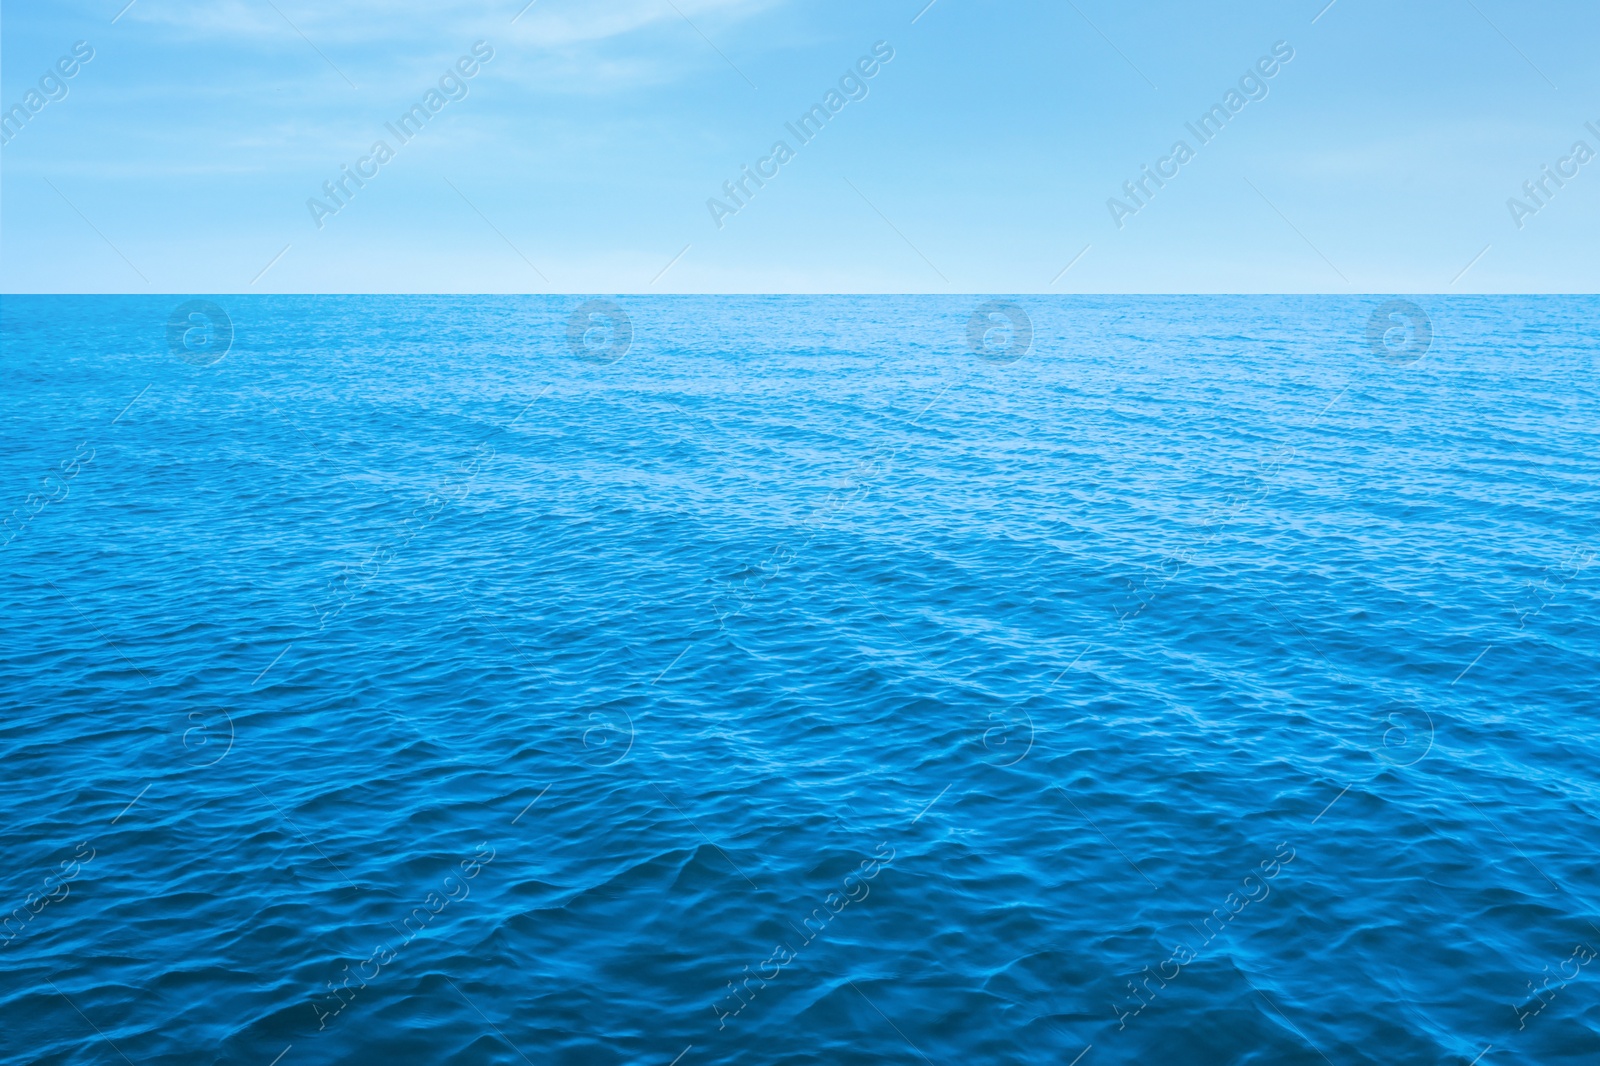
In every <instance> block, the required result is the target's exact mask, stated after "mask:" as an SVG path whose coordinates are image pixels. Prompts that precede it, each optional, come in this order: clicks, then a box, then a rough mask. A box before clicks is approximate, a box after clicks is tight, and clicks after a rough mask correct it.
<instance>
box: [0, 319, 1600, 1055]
mask: <svg viewBox="0 0 1600 1066" xmlns="http://www.w3.org/2000/svg"><path fill="white" fill-rule="evenodd" d="M210 299H212V300H214V301H215V302H216V303H218V304H220V305H221V306H223V307H224V308H225V309H226V311H227V313H228V315H229V316H230V318H231V320H232V323H233V329H234V339H233V343H232V348H231V350H230V351H229V352H228V353H227V355H226V356H225V357H224V358H223V359H221V361H219V362H217V363H215V364H214V365H210V366H195V365H190V364H188V363H185V362H182V361H180V360H178V359H176V358H174V356H173V354H172V352H171V351H169V348H168V340H167V334H166V323H167V320H168V316H169V315H170V314H171V313H172V311H173V309H174V307H175V306H176V305H178V304H179V303H180V302H181V299H180V298H177V297H17V298H12V297H7V298H5V299H4V300H3V301H0V330H3V340H4V349H3V360H0V365H3V371H4V379H5V386H4V388H3V389H0V438H3V441H4V447H3V448H0V492H4V494H5V495H4V500H3V502H4V506H3V507H0V513H4V514H10V515H12V516H13V517H12V519H10V520H9V523H10V524H9V525H8V526H7V527H6V530H5V532H4V534H3V535H0V541H4V542H5V546H4V547H3V548H0V558H3V562H4V565H3V570H0V758H3V765H4V767H5V773H4V777H3V790H0V795H3V797H4V798H3V800H0V817H3V820H4V824H5V826H6V829H5V832H4V835H3V839H0V861H3V865H0V870H3V871H4V880H3V883H0V891H3V892H4V894H5V895H4V900H5V901H4V905H3V908H0V909H3V911H4V912H5V913H8V914H10V915H11V917H10V919H9V921H8V923H7V924H6V926H5V933H4V936H0V940H3V943H0V952H3V953H4V964H3V966H0V971H3V973H4V980H3V983H0V1059H3V1060H4V1061H8V1062H9V1061H18V1062H45V1063H100V1062H111V1061H118V1062H120V1061H123V1060H124V1059H126V1060H128V1061H132V1062H137V1063H140V1064H145V1063H192V1062H219V1063H261V1064H263V1066H267V1064H273V1063H277V1064H278V1066H297V1064H300V1063H308V1062H317V1063H328V1062H339V1063H365V1062H372V1061H389V1062H394V1063H412V1062H415V1063H439V1062H449V1063H514V1062H524V1061H535V1062H541V1063H543V1062H551V1063H564V1064H566V1063H570V1064H580V1063H581V1064H589V1063H597V1064H600V1063H606V1064H609V1063H660V1064H662V1066H668V1064H671V1063H674V1062H676V1063H678V1066H699V1064H702V1063H733V1062H741V1063H750V1062H761V1063H769V1062H770V1063H795V1064H800V1063H857V1062H861V1063H865V1062H874V1063H877V1062H905V1063H912V1062H918V1063H921V1062H933V1063H946V1062H982V1063H991V1062H992V1063H1002V1062H1004V1063H1011V1062H1025V1061H1026V1062H1033V1061H1039V1062H1060V1063H1063V1064H1070V1063H1078V1064H1079V1066H1094V1064H1095V1063H1106V1062H1117V1063H1121V1062H1127V1063H1136V1062H1155V1061H1159V1062H1173V1063H1263V1064H1264V1063H1321V1062H1324V1061H1327V1062H1332V1063H1338V1064H1341V1066H1342V1064H1345V1063H1442V1062H1459V1063H1463V1064H1465V1063H1471V1062H1473V1061H1474V1060H1475V1059H1476V1060H1477V1061H1479V1062H1481V1063H1482V1064H1483V1066H1493V1064H1495V1063H1501V1062H1536V1063H1590V1062H1593V1061H1595V1060H1596V1058H1597V1056H1600V965H1596V964H1594V963H1593V962H1592V961H1590V959H1591V958H1592V957H1593V956H1592V954H1591V953H1593V952H1595V951H1597V950H1600V910H1597V908H1596V904H1597V902H1600V864H1597V858H1596V847H1595V841H1596V840H1597V839H1600V835H1597V833H1596V827H1597V825H1600V785H1597V781H1596V770H1595V741H1596V737H1597V733H1600V726H1597V714H1596V706H1595V693H1596V692H1597V691H1600V683H1597V681H1600V678H1597V674H1600V670H1597V667H1600V642H1597V639H1596V631H1595V622H1596V617H1597V614H1596V605H1597V595H1596V588H1597V584H1596V578H1597V577H1600V567H1596V566H1595V565H1594V563H1595V556H1594V544H1595V516H1596V514H1597V513H1600V508H1597V506H1596V504H1597V501H1600V460H1597V459H1596V456H1597V455H1600V418H1597V411H1600V390H1597V387H1596V369H1597V367H1596V357H1597V354H1600V342H1597V341H1596V339H1595V338H1596V327H1597V326H1600V300H1597V299H1595V298H1591V297H1583V298H1573V297H1480V296H1474V297H1451V296H1432V297H1426V296H1424V297H1413V298H1412V299H1414V300H1415V302H1416V303H1417V304H1418V305H1420V306H1421V307H1422V308H1423V309H1424V310H1425V311H1426V313H1427V315H1428V316H1429V318H1430V320H1431V326H1432V337H1431V342H1430V345H1429V348H1428V350H1427V352H1426V354H1425V355H1424V356H1423V357H1422V358H1420V359H1418V360H1416V361H1414V362H1398V361H1395V360H1390V359H1384V358H1382V357H1380V356H1379V355H1378V354H1376V353H1375V352H1374V351H1373V350H1372V349H1371V348H1370V347H1369V344H1368V335H1367V330H1368V322H1369V319H1370V317H1371V315H1372V314H1373V312H1374V311H1375V310H1376V309H1377V308H1379V307H1380V305H1382V304H1383V303H1384V298H1382V297H1377V296H1370V297H1361V296H1358V297H1348V296H1338V297H1311V296H1286V297H1244V296H1239V297H1078V296H1074V297H1040V296H1019V297H1012V298H1009V299H1010V300H1011V302H1013V303H1014V304H1016V305H1017V306H1019V307H1021V308H1022V309H1024V310H1025V312H1026V313H1027V315H1028V316H1029V318H1030V319H1031V322H1032V326H1033V330H1034V335H1033V347H1032V350H1031V351H1030V352H1029V354H1028V355H1027V356H1025V357H1024V358H1021V359H1019V360H1016V361H1014V362H997V361H992V360H987V359H983V358H980V357H979V356H977V355H975V354H974V353H973V352H972V351H971V350H969V347H968V332H967V330H968V322H969V318H970V316H971V315H972V313H973V310H974V308H975V307H976V306H978V305H979V304H980V302H981V301H982V299H983V298H979V297H921V296H919V297H888V296H883V297H835V298H817V297H660V298H649V297H617V298H616V302H617V303H618V304H619V305H620V306H621V307H622V308H623V309H624V310H625V311H626V313H627V314H628V316H629V318H630V319H631V328H632V341H631V347H630V349H629V351H628V352H627V353H626V355H625V356H623V357H622V358H621V359H619V360H617V361H616V362H612V363H601V362H593V361H586V360H584V359H580V358H578V357H577V356H576V355H575V354H574V352H573V351H572V349H571V348H570V346H569V343H568V332H567V330H568V320H569V316H570V315H571V313H572V311H573V309H574V308H575V307H577V306H578V305H579V303H580V302H581V301H580V299H579V298H576V297H542V296H540V297H324V296H315V297H312V296H307V297H245V296H220V297H211V298H210ZM52 472H54V473H53V474H52ZM46 475H51V476H50V477H48V478H46ZM30 494H32V495H31V497H30ZM42 501H43V502H42ZM19 515H20V516H21V517H18V516H19ZM1480 1056H1481V1058H1480Z"/></svg>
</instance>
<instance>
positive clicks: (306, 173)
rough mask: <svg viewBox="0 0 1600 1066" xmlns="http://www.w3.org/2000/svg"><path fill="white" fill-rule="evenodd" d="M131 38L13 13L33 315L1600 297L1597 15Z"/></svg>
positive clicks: (56, 17) (4, 245)
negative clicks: (1139, 295)
mask: <svg viewBox="0 0 1600 1066" xmlns="http://www.w3.org/2000/svg"><path fill="white" fill-rule="evenodd" d="M126 2H127V0H63V2H58V3H43V2H40V0H31V2H27V3H22V2H15V0H12V2H5V3H3V4H0V17H3V27H0V29H3V47H0V63H3V67H0V107H3V108H4V110H5V112H6V116H7V123H8V125H7V127H6V129H7V133H6V137H7V140H6V143H5V145H4V147H3V149H0V290H3V291H6V292H180V293H187V292H197V293H204V292H217V293H229V292H951V293H957V292H1009V293H1021V292H1058V293H1073V292H1281V291H1289V292H1333V293H1355V292H1373V293H1382V292H1395V293H1403V292H1589V293H1593V292H1595V291H1597V289H1600V254H1597V251H1596V241H1597V238H1600V157H1597V158H1595V159H1593V160H1589V159H1587V156H1586V155H1585V153H1584V152H1576V151H1575V148H1576V145H1577V143H1578V142H1580V141H1581V142H1585V143H1586V145H1587V148H1588V150H1590V151H1592V152H1593V153H1596V154H1597V155H1600V47H1597V46H1600V7H1597V5H1594V4H1592V3H1591V4H1580V3H1577V2H1575V0H1561V2H1533V3H1525V4H1517V3H1514V2H1512V0H1418V2H1415V3H1407V4H1403V5H1398V4H1393V3H1378V2H1376V0H1335V2H1334V3H1332V4H1331V5H1329V4H1327V2H1326V0H1309V2H1301V0H1294V2H1275V3H1269V2H1257V0H1241V2H1234V3H1227V4H1216V5H1199V4H1193V3H1179V2H1175V0H1148V2H1133V0H1122V2H1116V0H1059V2H1048V3H1046V2H1037V3H1019V2H1009V3H988V4H979V3H975V2H973V0H935V2H934V3H932V4H931V5H927V4H926V0H892V2H891V0H865V2H858V3H854V4H848V3H840V2H836V0H819V2H812V3H800V2H799V0H616V2H613V3H584V2H579V0H535V2H534V3H532V4H531V5H529V6H527V7H526V8H524V7H523V4H524V2H525V0H507V2H504V3H501V2H486V0H436V2H432V3H420V2H419V3H394V2H388V0H346V2H342V3H339V4H312V3H309V2H307V0H221V2H216V0H213V2H208V3H201V2H199V0H135V2H134V3H133V4H132V5H131V6H126V7H125V6H124V5H125V4H126ZM519 9H520V11H519ZM77 42H84V44H82V45H78V52H79V54H80V57H81V56H82V55H83V54H85V53H88V52H89V51H91V50H92V58H88V59H87V60H84V59H82V58H80V57H74V55H73V52H74V46H75V45H76V44H77ZM477 42H484V43H483V44H481V45H478V53H479V54H478V56H477V57H475V56H474V55H473V48H474V45H475V44H476V43H477ZM880 42H882V43H880ZM1280 42H1281V43H1280ZM875 46H876V48H877V55H874V48H875ZM1275 46H1276V47H1277V55H1276V56H1275V55H1274V47H1275ZM488 53H492V58H488V59H486V60H484V59H482V58H481V57H482V56H483V55H485V54H488ZM891 53H892V58H889V59H887V60H884V59H883V58H882V57H883V56H885V55H888V54H891ZM1291 53H1292V58H1288V59H1286V60H1285V59H1284V58H1282V57H1284V56H1286V55H1290V54H1291ZM65 71H71V74H70V75H68V74H66V73H64V72H65ZM464 71H471V76H470V77H469V76H467V75H466V74H465V73H463V72H464ZM863 71H870V72H871V74H870V76H867V75H866V74H864V73H863ZM1264 71H1270V75H1269V74H1267V73H1263V72H1264ZM430 90H432V91H433V95H431V96H430V95H429V94H430ZM830 91H832V92H834V93H835V95H833V96H830V95H829V94H830ZM1230 91H1231V92H1233V93H1235V94H1236V95H1232V96H1230V95H1229V94H1230ZM30 94H31V95H30ZM413 105H420V111H419V113H421V114H426V116H427V120H426V122H425V123H420V124H421V127H422V128H421V130H420V132H415V133H414V135H411V134H407V136H408V139H404V140H402V137H401V136H400V135H399V132H400V131H397V130H394V129H391V126H394V125H395V124H396V123H397V122H398V120H399V118H400V116H401V115H403V114H405V113H406V112H407V109H409V108H412V107H413ZM814 105H818V106H820V107H821V108H822V111H821V112H819V114H826V115H827V116H828V117H827V119H826V121H825V122H823V121H822V120H821V119H813V122H815V123H817V124H820V125H821V126H822V129H821V131H820V132H818V133H815V135H814V136H811V137H810V139H809V141H804V140H802V139H801V137H800V136H798V135H797V133H796V131H795V130H794V129H791V126H794V125H795V124H797V123H798V121H799V119H800V117H801V116H802V115H804V114H806V113H807V112H808V109H810V108H812V107H813V106H814ZM1213 106H1216V107H1217V108H1218V109H1219V110H1218V111H1217V112H1215V113H1214V114H1215V115H1218V116H1222V117H1224V118H1225V119H1226V122H1225V124H1223V125H1222V128H1221V130H1220V132H1213V130H1212V129H1211V128H1207V129H1204V130H1200V129H1197V128H1195V127H1196V126H1197V124H1198V121H1199V119H1200V117H1201V116H1202V115H1205V114H1207V113H1208V112H1210V110H1211V109H1212V108H1213ZM413 122H414V123H417V122H418V120H416V119H413ZM1213 122H1214V123H1218V124H1220V123H1221V119H1220V118H1214V119H1213ZM1591 126H1592V128H1591ZM807 132H809V131H807ZM1202 135H1206V136H1205V138H1204V139H1203V137H1202ZM379 141H382V142H384V144H385V146H386V149H387V153H377V154H374V146H375V144H376V142H379ZM779 141H782V142H783V143H784V145H785V147H786V151H783V152H778V153H776V154H775V152H774V148H775V145H776V142H779ZM1179 141H1182V142H1184V144H1185V145H1186V147H1187V148H1188V152H1179V153H1177V154H1176V155H1175V154H1174V148H1175V145H1176V143H1177V142H1179ZM389 154H392V157H388V155H389ZM1180 157H1181V158H1180ZM342 167H350V168H357V167H359V168H361V169H362V171H363V172H364V173H366V174H367V177H366V178H365V179H364V183H363V184H361V185H357V184H355V183H354V181H353V179H349V178H345V177H344V173H345V172H344V171H343V170H342V169H341V168H342ZM747 167H748V168H751V169H752V170H754V169H756V168H761V169H762V171H763V172H764V173H765V174H767V175H768V176H767V177H766V178H764V179H763V184H761V185H757V184H755V181H754V179H752V178H749V177H746V174H747V173H748V171H746V170H745V169H744V168H747ZM1147 167H1148V168H1149V169H1150V171H1152V172H1158V173H1164V174H1165V175H1166V177H1164V178H1162V179H1161V183H1160V184H1159V185H1158V184H1157V183H1156V179H1153V178H1149V177H1147V176H1146V173H1147V172H1146V170H1145V169H1144V168H1147ZM1546 168H1549V169H1548V171H1547V170H1546ZM1552 173H1556V174H1560V173H1564V174H1565V175H1566V176H1564V177H1561V178H1560V183H1559V184H1558V182H1557V180H1556V179H1555V178H1552V177H1550V176H1548V175H1549V174H1552ZM340 180H343V182H344V186H343V189H342V190H341V189H339V188H338V187H337V186H336V187H335V196H336V197H337V198H335V196H330V195H329V194H328V193H327V192H326V191H325V187H324V183H325V182H327V183H332V182H337V181H340ZM741 181H742V182H743V185H744V188H743V189H742V190H740V189H738V188H737V187H736V189H735V194H736V195H737V196H738V197H739V199H737V200H736V199H734V197H733V196H730V195H729V194H728V192H727V191H726V188H725V185H724V183H730V182H741ZM1127 182H1141V183H1142V188H1141V187H1140V186H1135V192H1134V194H1133V195H1130V194H1129V193H1128V192H1127V191H1126V187H1125V183H1127ZM1524 183H1531V185H1532V189H1533V192H1531V193H1530V192H1529V191H1528V188H1527V187H1526V186H1525V184H1524ZM1136 197H1137V198H1136ZM713 199H715V200H716V201H718V203H717V204H708V201H711V200H713ZM1113 199H1115V200H1117V201H1119V202H1120V204H1121V207H1120V208H1119V207H1118V206H1117V205H1116V204H1109V205H1108V201H1111V200H1113ZM1513 199H1515V200H1517V201H1519V202H1520V203H1521V204H1523V205H1524V208H1525V210H1520V211H1514V210H1513V205H1512V204H1511V203H1509V202H1508V201H1512V200H1513ZM308 201H316V203H308ZM341 201H343V202H342V205H341ZM741 201H742V203H741ZM318 204H320V205H321V206H320V208H319V207H318ZM719 205H720V206H719ZM334 208H337V210H334ZM1134 208H1137V210H1134Z"/></svg>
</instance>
